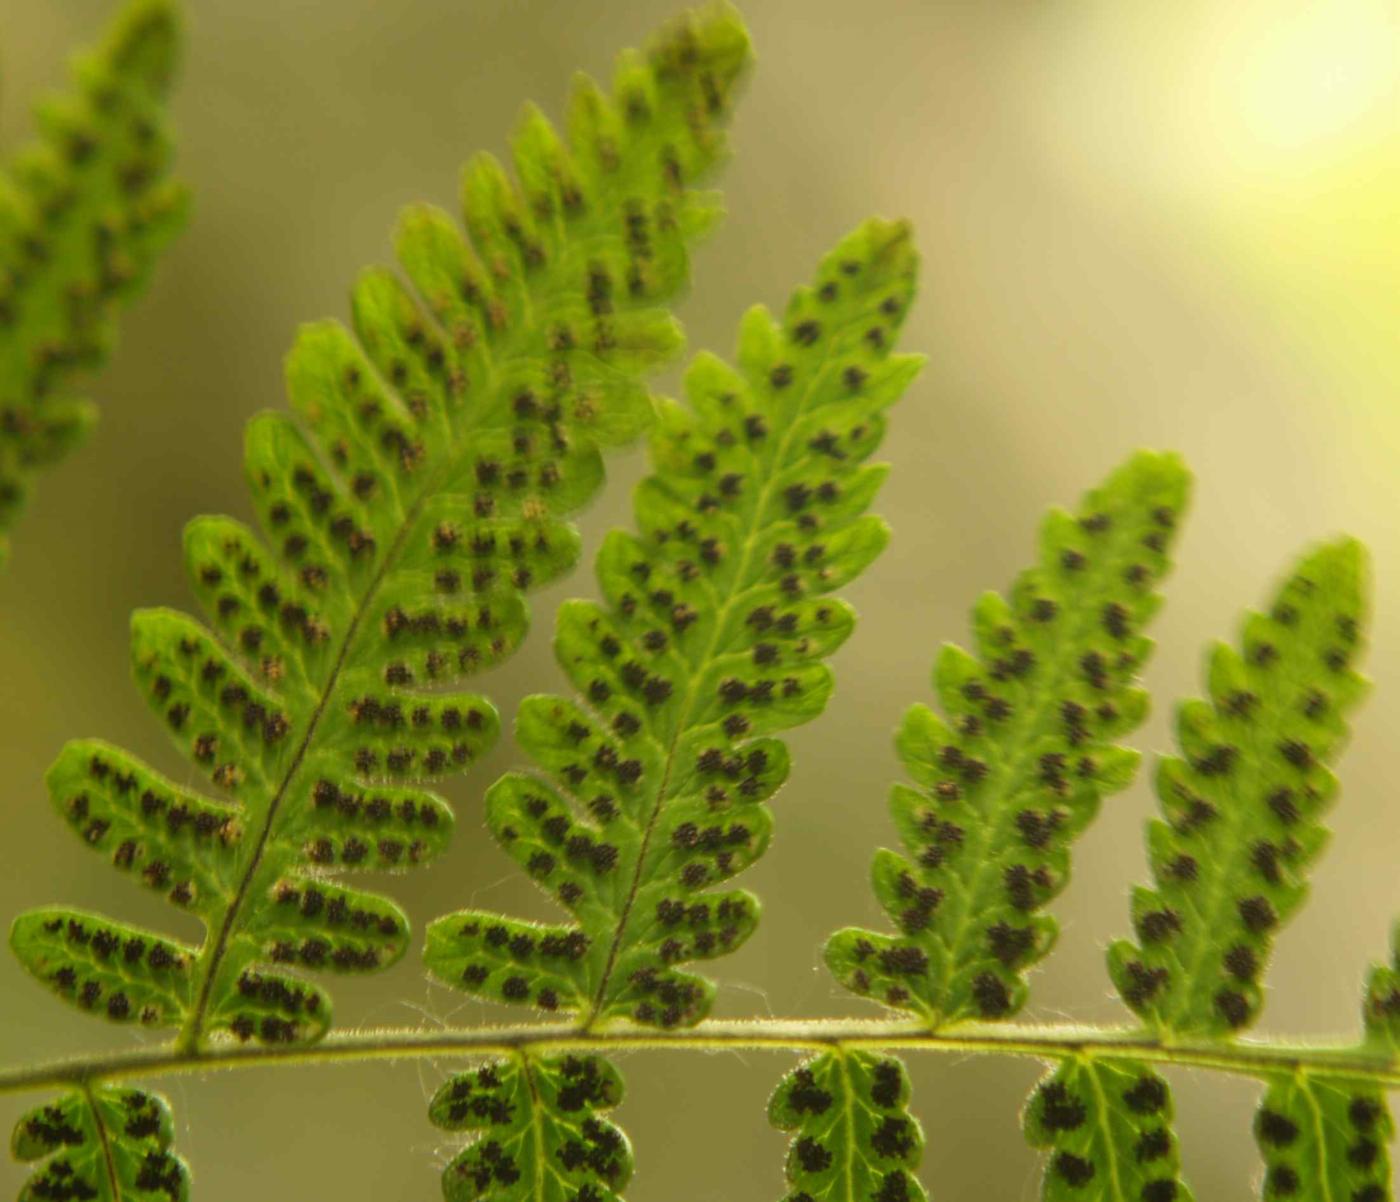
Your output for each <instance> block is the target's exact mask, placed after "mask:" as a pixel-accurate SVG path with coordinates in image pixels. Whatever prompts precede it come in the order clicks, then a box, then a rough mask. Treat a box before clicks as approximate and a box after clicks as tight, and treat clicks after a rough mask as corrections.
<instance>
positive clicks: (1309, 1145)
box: [1254, 927, 1400, 1202]
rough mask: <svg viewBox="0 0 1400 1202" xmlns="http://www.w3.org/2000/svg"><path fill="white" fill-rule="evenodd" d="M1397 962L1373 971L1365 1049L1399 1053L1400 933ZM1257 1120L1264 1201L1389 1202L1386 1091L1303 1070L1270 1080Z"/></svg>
mask: <svg viewBox="0 0 1400 1202" xmlns="http://www.w3.org/2000/svg"><path fill="white" fill-rule="evenodd" d="M1391 948H1392V951H1391V960H1390V963H1388V964H1378V965H1376V966H1375V967H1374V968H1372V970H1371V973H1370V976H1369V978H1368V980H1367V982H1366V994H1365V1001H1364V1004H1363V1017H1364V1020H1365V1024H1366V1044H1367V1046H1369V1047H1371V1048H1374V1049H1375V1050H1377V1051H1384V1052H1387V1053H1393V1052H1394V1051H1395V1049H1396V1048H1397V1047H1400V927H1397V928H1396V929H1395V930H1394V931H1392V933H1391ZM1267 1082H1268V1089H1267V1091H1266V1092H1265V1094H1264V1097H1263V1100H1262V1101H1261V1102H1260V1104H1259V1110H1258V1112H1257V1113H1256V1115H1255V1117H1254V1140H1255V1143H1257V1144H1258V1146H1259V1151H1260V1153H1261V1154H1262V1155H1263V1158H1264V1164H1265V1174H1264V1182H1263V1197H1265V1198H1283V1197H1288V1198H1296V1199H1297V1202H1333V1200H1334V1199H1335V1200H1337V1202H1342V1200H1345V1202H1389V1199H1390V1197H1391V1189H1390V1155H1389V1151H1388V1149H1389V1145H1390V1141H1391V1138H1392V1137H1393V1135H1394V1133H1395V1124H1394V1122H1393V1121H1392V1119H1391V1116H1390V1108H1389V1104H1388V1102H1387V1100H1386V1096H1385V1094H1384V1092H1382V1090H1381V1089H1380V1088H1379V1087H1377V1086H1375V1085H1372V1084H1370V1083H1368V1082H1366V1081H1364V1080H1356V1079H1345V1078H1340V1077H1333V1076H1328V1075H1326V1074H1323V1073H1316V1072H1305V1071H1298V1072H1295V1073H1286V1074H1285V1073H1277V1074H1273V1075H1271V1076H1269V1077H1268V1078H1267Z"/></svg>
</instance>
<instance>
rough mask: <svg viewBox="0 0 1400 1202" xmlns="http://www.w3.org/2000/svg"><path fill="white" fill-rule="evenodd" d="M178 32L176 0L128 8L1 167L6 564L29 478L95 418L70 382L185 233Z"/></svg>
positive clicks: (1, 533)
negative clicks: (177, 156)
mask: <svg viewBox="0 0 1400 1202" xmlns="http://www.w3.org/2000/svg"><path fill="white" fill-rule="evenodd" d="M179 26H180V22H179V13H178V10H177V8H176V6H175V4H174V0H132V2H131V3H130V4H128V6H127V8H126V9H125V10H124V11H123V12H122V14H121V16H120V17H119V19H118V20H117V22H116V23H115V25H114V26H113V28H112V30H111V31H110V33H109V34H108V35H107V39H106V41H105V42H104V43H103V44H102V46H101V47H100V48H99V49H98V50H97V51H95V52H93V53H90V54H87V55H85V56H83V57H82V58H80V59H79V60H78V61H77V62H76V63H75V66H74V71H73V75H74V88H73V91H72V93H71V94H68V95H63V96H58V97H54V98H51V99H49V100H47V101H46V102H45V103H44V104H43V105H42V106H40V108H39V110H38V114H37V116H38V122H39V137H38V138H37V139H36V140H35V141H34V142H33V143H31V144H30V145H27V146H25V147H24V148H23V149H21V150H20V151H19V153H17V154H16V155H14V156H13V157H12V158H11V159H10V161H9V162H7V163H5V164H4V165H3V167H0V563H3V561H4V558H5V557H6V556H7V555H8V549H9V543H8V541H7V539H6V534H7V532H8V531H9V530H10V528H11V527H12V526H13V525H14V523H15V521H16V520H17V519H18V517H19V514H20V510H21V509H22V508H23V506H24V503H25V499H26V497H27V495H28V493H29V490H30V486H31V482H32V480H33V478H34V476H35V475H36V474H37V473H39V472H40V471H42V470H43V469H44V468H45V467H47V466H49V465H50V464H52V463H54V462H56V461H57V460H59V459H62V458H63V457H64V456H65V455H67V454H68V453H69V452H70V451H71V450H72V449H73V448H74V447H76V446H78V445H79V444H80V443H82V442H83V440H84V439H85V438H86V437H87V435H88V433H89V432H90V430H91V428H92V426H93V423H94V422H95V421H96V419H97V411H96V409H95V408H94V407H93V406H92V405H91V404H89V403H88V402H86V401H77V400H73V399H71V397H69V396H68V395H67V394H68V389H69V388H70V387H71V381H72V380H73V379H74V378H75V377H77V376H78V375H80V374H81V373H82V372H84V371H90V370H91V369H92V368H94V367H95V366H97V365H98V364H99V363H100V362H101V361H102V359H103V358H104V357H105V355H106V353H107V350H108V348H109V346H110V344H111V342H112V337H113V331H114V326H115V320H114V319H115V316H116V313H117V310H118V309H119V308H120V307H121V306H122V305H124V304H125V303H127V302H128V301H129V300H130V299H131V298H132V297H133V296H135V295H136V294H137V293H138V292H140V290H141V289H142V287H143V286H144V285H145V283H146V280H147V278H148V277H149V275H150V272H151V267H152V264H153V262H154V260H155V258H156V256H157V255H158V254H159V253H160V251H161V250H162V249H163V248H164V247H165V245H166V243H168V242H169V241H170V239H171V238H172V237H173V236H174V234H175V233H176V232H177V231H178V230H179V228H180V226H181V225H182V224H183V221H184V215H185V210H186V207H187V200H188V198H187V194H186V191H185V188H184V186H183V185H181V184H178V183H175V182H173V181H172V180H171V179H170V178H169V175H168V171H169V167H170V160H171V141H170V133H169V130H168V128H167V126H168V122H167V119H166V113H165V99H166V92H167V91H168V89H169V86H170V82H171V77H172V75H173V73H174V68H175V60H176V57H177V52H178V46H179V32H180V30H179Z"/></svg>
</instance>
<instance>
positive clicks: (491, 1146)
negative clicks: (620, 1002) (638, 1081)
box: [428, 1052, 632, 1202]
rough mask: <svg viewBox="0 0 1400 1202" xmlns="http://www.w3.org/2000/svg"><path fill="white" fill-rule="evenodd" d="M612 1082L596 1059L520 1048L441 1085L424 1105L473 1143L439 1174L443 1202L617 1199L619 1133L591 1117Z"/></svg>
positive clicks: (626, 1158) (612, 1097)
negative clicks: (465, 1133) (515, 1052)
mask: <svg viewBox="0 0 1400 1202" xmlns="http://www.w3.org/2000/svg"><path fill="white" fill-rule="evenodd" d="M621 1100H622V1078H621V1077H620V1076H619V1075H618V1072H617V1070H616V1069H615V1068H613V1067H612V1065H610V1064H609V1063H608V1062H607V1061H606V1060H603V1059H602V1058H601V1057H598V1056H583V1055H564V1056H536V1055H534V1054H533V1053H527V1052H520V1053H518V1054H516V1055H515V1056H513V1057H511V1058H510V1059H508V1060H497V1061H492V1062H491V1063H489V1064H485V1065H482V1066H481V1067H480V1068H477V1069H473V1070H471V1071H470V1072H465V1073H457V1074H455V1075H454V1076H453V1077H452V1078H451V1079H449V1080H448V1081H446V1082H445V1083H444V1084H443V1085H442V1086H441V1088H439V1089H438V1091H437V1093H436V1094H434V1095H433V1100H432V1102H431V1103H430V1105H429V1108H428V1115H429V1117H430V1118H431V1119H432V1121H433V1123H434V1124H435V1125H436V1126H438V1127H441V1128H442V1129H443V1130H445V1131H467V1132H471V1133H473V1135H474V1138H473V1139H472V1141H471V1142H470V1143H468V1144H467V1146H466V1147H465V1148H463V1149H462V1150H461V1151H460V1152H458V1153H457V1155H456V1156H454V1157H453V1158H452V1161H451V1163H450V1164H449V1165H448V1166H447V1168H445V1169H444V1170H443V1173H442V1193H443V1197H444V1198H445V1199H446V1200H447V1202H478V1200H481V1202H576V1200H578V1199H584V1200H585V1202H617V1198H618V1194H619V1192H620V1191H621V1190H622V1189H623V1188H624V1187H625V1186H626V1185H627V1182H628V1180H629V1179H630V1178H631V1176H632V1149H631V1147H630V1146H629V1144H628V1142H627V1136H626V1135H624V1134H623V1132H622V1131H621V1130H620V1129H619V1128H618V1127H616V1126H615V1125H614V1124H612V1123H610V1122H609V1121H608V1120H607V1119H605V1118H600V1117H599V1115H600V1114H602V1113H603V1112H605V1111H608V1110H611V1109H612V1108H613V1107H614V1106H616V1105H617V1104H618V1103H619V1102H620V1101H621Z"/></svg>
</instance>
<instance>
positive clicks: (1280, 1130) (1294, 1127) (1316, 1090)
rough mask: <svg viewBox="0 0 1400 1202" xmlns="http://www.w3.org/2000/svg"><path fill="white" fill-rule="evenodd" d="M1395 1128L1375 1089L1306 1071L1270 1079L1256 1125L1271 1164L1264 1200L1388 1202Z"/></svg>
mask: <svg viewBox="0 0 1400 1202" xmlns="http://www.w3.org/2000/svg"><path fill="white" fill-rule="evenodd" d="M1393 1130H1394V1126H1393V1124H1392V1123H1391V1120H1390V1114H1389V1112H1388V1111H1387V1109H1386V1104H1385V1095H1384V1094H1383V1093H1382V1092H1381V1091H1380V1090H1379V1089H1378V1088H1377V1087H1376V1086H1373V1085H1366V1084H1364V1083H1358V1082H1347V1081H1343V1080H1339V1079H1336V1078H1329V1077H1326V1076H1318V1075H1315V1074H1312V1073H1308V1072H1302V1071H1300V1072H1297V1073H1291V1074H1288V1075H1275V1076H1271V1077H1270V1078H1269V1087H1268V1090H1267V1092H1266V1093H1265V1095H1264V1100H1263V1102H1262V1103H1261V1104H1260V1107H1259V1111H1258V1113H1257V1114H1256V1116H1255V1120H1254V1138H1255V1140H1256V1142H1257V1143H1258V1145H1259V1150H1260V1152H1261V1153H1263V1156H1264V1163H1265V1165H1266V1170H1265V1174H1264V1181H1263V1189H1262V1194H1261V1196H1262V1197H1264V1198H1266V1199H1274V1198H1289V1199H1296V1200H1297V1202H1387V1200H1388V1199H1389V1198H1390V1157H1389V1156H1388V1154H1387V1152H1386V1146H1387V1145H1388V1144H1389V1142H1390V1137H1391V1135H1392V1133H1393Z"/></svg>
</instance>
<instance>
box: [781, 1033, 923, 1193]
mask: <svg viewBox="0 0 1400 1202" xmlns="http://www.w3.org/2000/svg"><path fill="white" fill-rule="evenodd" d="M908 1107H909V1075H908V1073H906V1072H905V1070H904V1065H903V1064H901V1063H900V1061H899V1060H898V1059H896V1058H895V1057H893V1056H884V1055H880V1054H878V1053H874V1052H863V1051H856V1050H854V1049H850V1048H837V1049H834V1050H833V1051H830V1052H824V1053H823V1054H821V1055H820V1056H815V1057H813V1058H812V1059H811V1060H808V1061H806V1062H804V1063H803V1064H800V1065H799V1066H798V1067H797V1068H795V1069H793V1070H792V1071H791V1072H790V1073H788V1074H787V1076H786V1077H784V1078H783V1080H782V1082H781V1083H780V1084H779V1086H778V1088H777V1090H775V1091H774V1093H773V1097H772V1099H771V1100H770V1101H769V1103H768V1121H769V1122H770V1123H771V1124H772V1125H773V1126H774V1127H777V1128H778V1129H779V1130H780V1131H791V1132H793V1133H794V1134H793V1138H792V1143H791V1145H790V1146H789V1148H788V1154H787V1164H786V1175H787V1180H788V1184H789V1185H790V1186H791V1187H792V1188H791V1191H790V1192H789V1193H788V1195H787V1197H786V1199H785V1202H806V1200H808V1199H812V1200H815V1202H923V1200H924V1199H926V1198H927V1196H928V1195H927V1194H925V1193H924V1188H923V1186H921V1185H920V1184H919V1182H918V1180H917V1179H916V1178H915V1177H914V1175H913V1173H914V1170H915V1169H916V1168H918V1165H919V1159H920V1157H921V1156H922V1154H923V1149H924V1134H923V1131H922V1129H921V1128H920V1127H919V1123H918V1120H917V1119H914V1118H913V1117H911V1116H910V1114H909V1109H908Z"/></svg>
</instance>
